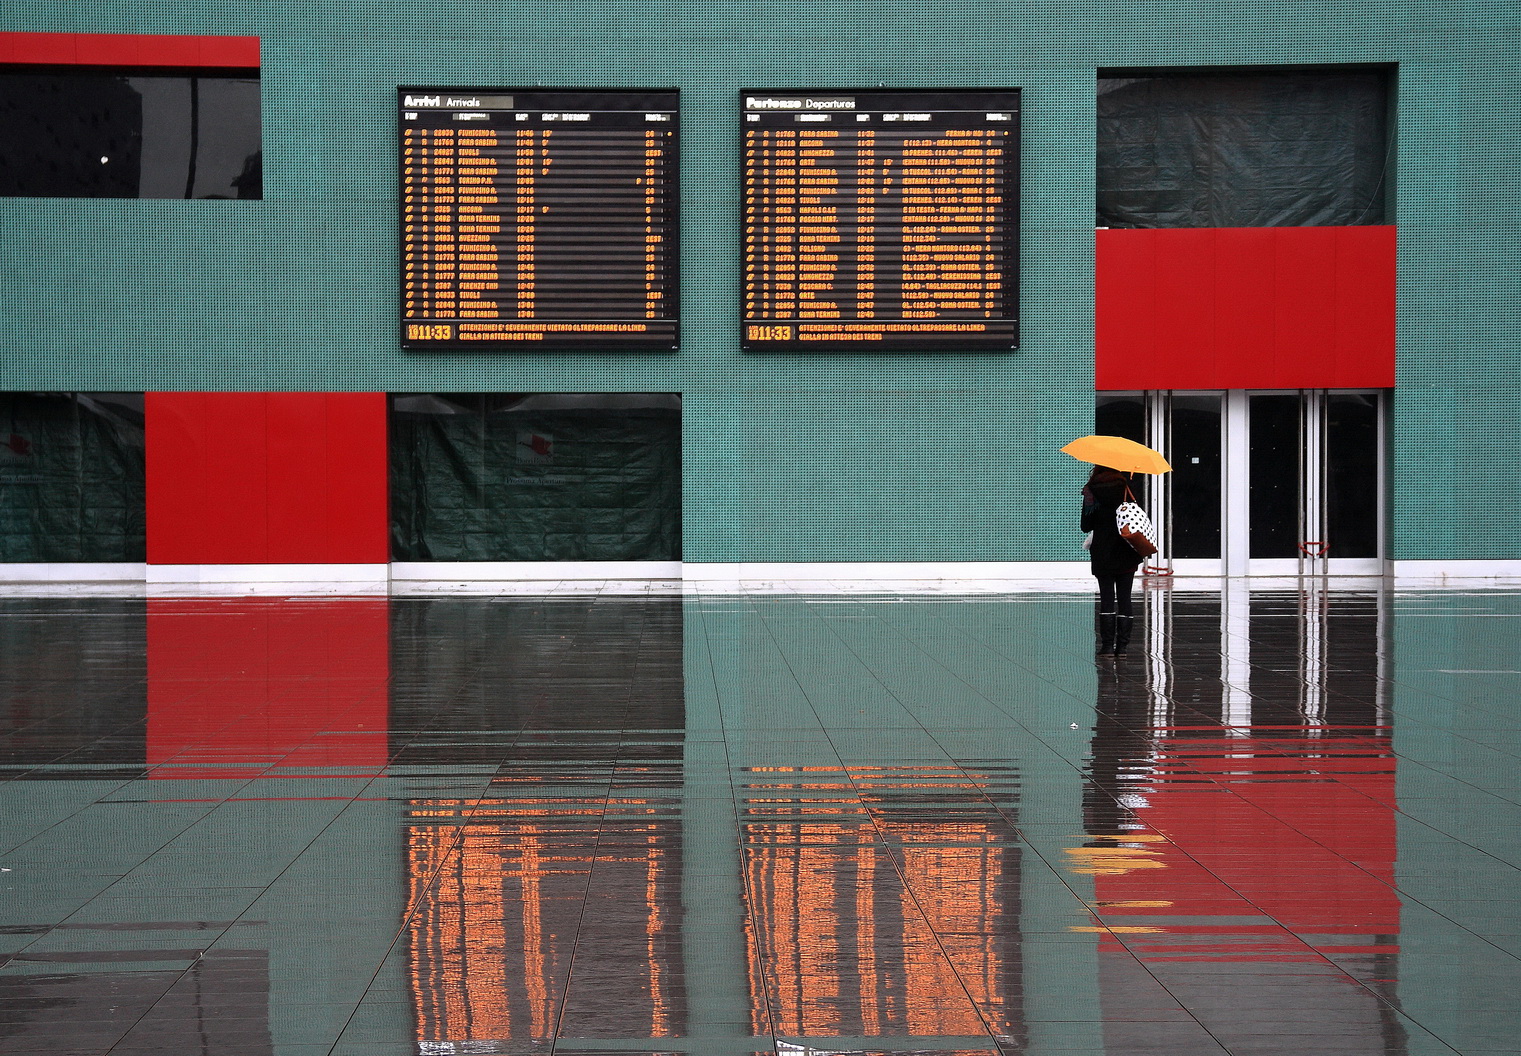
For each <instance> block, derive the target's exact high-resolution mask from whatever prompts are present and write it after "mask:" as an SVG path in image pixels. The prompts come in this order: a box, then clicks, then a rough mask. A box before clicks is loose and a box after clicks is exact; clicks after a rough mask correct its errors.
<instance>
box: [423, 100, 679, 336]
mask: <svg viewBox="0 0 1521 1056" xmlns="http://www.w3.org/2000/svg"><path fill="white" fill-rule="evenodd" d="M397 104H398V113H399V117H400V133H401V134H400V146H401V186H400V196H399V197H400V208H401V316H402V318H401V339H402V347H403V348H407V349H413V350H420V351H456V352H457V351H501V350H507V349H517V350H524V349H535V348H541V349H582V350H599V349H605V350H611V351H618V350H622V351H629V350H650V351H669V350H673V349H675V348H676V347H677V339H678V320H679V305H678V291H679V276H680V272H679V269H678V266H677V259H676V248H677V247H676V232H677V197H678V195H677V164H678V159H679V156H680V153H679V150H678V147H677V141H678V139H679V136H678V134H677V133H678V124H679V117H680V113H679V109H678V104H679V93H678V92H677V91H675V90H659V91H624V90H579V89H576V90H572V89H555V90H550V89H544V88H433V87H421V88H418V87H414V88H406V87H404V88H400V89H398V92H397Z"/></svg>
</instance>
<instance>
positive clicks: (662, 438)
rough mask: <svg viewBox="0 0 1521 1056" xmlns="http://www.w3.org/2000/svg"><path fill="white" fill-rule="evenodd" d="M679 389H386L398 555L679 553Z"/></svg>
mask: <svg viewBox="0 0 1521 1056" xmlns="http://www.w3.org/2000/svg"><path fill="white" fill-rule="evenodd" d="M680 406H681V403H680V397H678V396H674V395H665V394H649V395H646V394H559V395H526V396H525V395H511V394H484V395H483V394H457V393H450V394H414V395H397V396H393V397H392V398H391V548H392V558H393V560H397V561H672V560H677V559H679V558H680V557H681V411H680Z"/></svg>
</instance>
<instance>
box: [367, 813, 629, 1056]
mask: <svg viewBox="0 0 1521 1056" xmlns="http://www.w3.org/2000/svg"><path fill="white" fill-rule="evenodd" d="M610 797H611V790H609V792H608V796H607V797H605V798H604V799H603V804H602V819H601V823H600V824H599V825H598V826H597V838H596V840H594V841H593V843H592V850H591V862H590V865H589V866H588V868H587V870H586V874H585V879H584V881H583V883H582V888H581V899H580V902H581V905H580V909H579V911H578V912H577V913H576V924H575V930H574V932H573V934H574V935H575V938H573V939H572V940H571V943H570V954H569V956H567V957H566V960H565V973H564V975H563V979H564V982H563V983H562V984H561V988H560V995H559V1000H558V1001H557V1002H556V1003H557V1005H558V1007H557V1008H556V1009H555V1013H554V1028H553V1033H552V1034H551V1036H550V1053H551V1054H553V1052H554V1050H555V1048H556V1045H555V1042H556V1040H557V1039H558V1038H559V1037H560V1035H561V1030H560V1028H561V1024H563V1023H564V1021H565V1009H566V1006H567V1004H568V998H569V997H570V988H571V987H572V986H573V985H575V978H576V959H577V956H578V955H579V954H580V951H581V937H582V935H583V934H584V933H585V931H586V912H587V906H588V904H589V903H590V902H591V893H592V888H593V880H594V878H595V876H596V873H597V864H598V863H599V862H601V861H602V860H603V859H602V837H603V834H604V833H605V832H606V831H607V798H610ZM606 868H607V866H606V865H605V864H604V866H603V869H604V871H606ZM376 974H377V975H378V974H379V972H378V971H377V973H376Z"/></svg>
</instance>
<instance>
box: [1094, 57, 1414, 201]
mask: <svg viewBox="0 0 1521 1056" xmlns="http://www.w3.org/2000/svg"><path fill="white" fill-rule="evenodd" d="M1388 92H1389V89H1388V79H1387V78H1386V77H1385V76H1384V75H1383V74H1381V73H1378V72H1357V71H1325V72H1317V73H1269V74H1227V75H1208V76H1192V75H1184V74H1179V75H1174V76H1159V77H1101V78H1100V79H1099V82H1098V130H1097V131H1098V143H1097V148H1098V150H1097V162H1096V164H1097V168H1096V171H1095V174H1094V175H1095V181H1096V184H1097V189H1098V226H1100V227H1291V226H1328V225H1350V224H1382V223H1385V222H1386V219H1385V214H1384V199H1385V195H1386V193H1387V190H1388V186H1387V185H1388V182H1389V179H1388V176H1389V174H1388V162H1389V159H1390V156H1391V152H1390V143H1389V135H1388V116H1387V110H1388V105H1389V100H1388Z"/></svg>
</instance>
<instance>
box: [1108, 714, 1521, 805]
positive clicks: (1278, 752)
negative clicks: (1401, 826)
mask: <svg viewBox="0 0 1521 1056" xmlns="http://www.w3.org/2000/svg"><path fill="white" fill-rule="evenodd" d="M1222 728H1224V727H1222ZM1234 728H1236V729H1247V730H1250V729H1252V727H1249V726H1247V727H1234ZM1121 729H1124V730H1126V731H1127V732H1129V733H1130V734H1131V735H1132V736H1134V737H1135V738H1136V740H1137V741H1138V742H1141V743H1144V744H1147V745H1151V746H1152V747H1153V749H1154V750H1155V751H1156V752H1157V754H1158V755H1163V754H1165V753H1164V752H1162V751H1161V748H1162V746H1164V745H1166V743H1167V740H1168V739H1167V738H1164V737H1157V736H1155V735H1154V734H1152V733H1149V732H1143V731H1149V730H1151V729H1153V727H1144V726H1122V727H1121ZM1264 743H1265V744H1266V751H1258V750H1257V747H1258V746H1257V745H1255V744H1254V745H1253V756H1254V758H1255V757H1258V756H1269V757H1274V758H1279V759H1288V760H1294V759H1296V758H1297V757H1296V756H1295V755H1293V754H1291V753H1288V752H1286V751H1283V750H1282V749H1278V748H1275V747H1273V745H1272V742H1270V741H1269V742H1264ZM1229 747H1230V745H1229V744H1227V743H1224V742H1222V743H1221V749H1222V752H1224V751H1226V750H1228V749H1229ZM1388 756H1389V758H1390V759H1391V760H1393V759H1398V758H1400V757H1399V756H1398V754H1397V753H1396V752H1394V751H1393V749H1392V745H1391V749H1390V751H1389V752H1388ZM1171 758H1172V759H1173V761H1174V765H1175V766H1177V767H1179V768H1186V769H1187V770H1188V771H1189V772H1190V773H1191V774H1192V775H1194V776H1197V777H1199V778H1203V779H1211V778H1216V777H1221V776H1225V775H1224V774H1222V773H1220V772H1218V771H1211V770H1203V769H1200V768H1198V767H1196V766H1194V764H1192V763H1190V762H1188V761H1187V760H1188V758H1189V757H1184V756H1172V757H1171ZM1210 758H1215V757H1214V756H1211V757H1210ZM1332 758H1335V757H1334V756H1333V757H1332ZM1277 773H1280V771H1264V774H1265V775H1266V776H1269V777H1271V776H1272V775H1274V774H1277ZM1392 773H1393V768H1391V774H1392ZM1315 776H1317V777H1324V778H1326V780H1325V781H1318V782H1315V783H1316V784H1322V785H1325V784H1334V785H1338V786H1341V787H1343V788H1344V789H1345V790H1346V791H1347V792H1349V793H1352V794H1355V795H1358V796H1361V797H1362V798H1364V799H1367V800H1369V801H1370V802H1371V803H1373V804H1376V805H1377V806H1380V807H1389V806H1391V804H1387V803H1385V802H1384V801H1382V800H1380V799H1378V798H1377V797H1375V796H1372V795H1370V794H1369V793H1367V792H1366V791H1365V790H1363V789H1361V788H1358V787H1356V786H1355V785H1352V784H1350V783H1348V782H1347V781H1345V780H1343V778H1345V777H1351V776H1358V775H1356V774H1355V773H1354V774H1346V773H1341V774H1339V773H1336V772H1330V773H1320V774H1316V775H1315ZM1162 783H1164V784H1165V783H1166V780H1165V779H1164V780H1163V782H1162ZM1215 783H1217V784H1219V783H1218V782H1215ZM1263 783H1271V782H1263ZM1220 787H1221V790H1222V791H1229V786H1227V785H1223V784H1221V785H1220ZM1243 798H1244V797H1243ZM1496 798H1499V797H1496Z"/></svg>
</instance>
